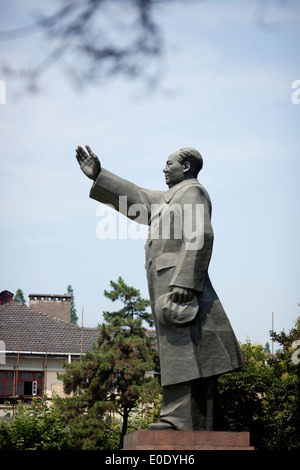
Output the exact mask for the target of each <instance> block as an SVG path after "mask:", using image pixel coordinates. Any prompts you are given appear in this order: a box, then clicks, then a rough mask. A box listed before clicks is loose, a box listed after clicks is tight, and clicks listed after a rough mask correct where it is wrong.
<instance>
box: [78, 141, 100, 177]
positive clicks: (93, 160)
mask: <svg viewBox="0 0 300 470" xmlns="http://www.w3.org/2000/svg"><path fill="white" fill-rule="evenodd" d="M86 149H87V151H88V153H87V152H86V151H85V150H83V148H82V147H77V149H76V158H77V161H78V163H79V165H80V168H81V170H82V171H83V173H84V174H85V175H86V176H87V177H88V178H90V179H91V180H95V179H96V178H97V176H98V175H99V173H100V171H101V164H100V161H99V158H98V157H97V155H95V154H94V152H92V150H91V149H90V147H89V146H88V145H86Z"/></svg>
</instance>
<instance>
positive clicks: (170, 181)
mask: <svg viewBox="0 0 300 470" xmlns="http://www.w3.org/2000/svg"><path fill="white" fill-rule="evenodd" d="M202 166H203V159H202V156H201V154H200V153H199V152H198V150H196V149H194V148H191V147H184V148H182V149H179V150H177V152H173V153H171V155H170V156H169V158H168V160H167V163H166V166H165V168H164V170H163V171H164V173H165V179H166V183H167V185H168V186H169V188H171V187H172V186H174V185H175V184H178V183H181V181H183V180H186V179H190V178H197V176H198V173H199V171H200V170H201V169H202Z"/></svg>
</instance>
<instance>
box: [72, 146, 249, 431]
mask: <svg viewBox="0 0 300 470" xmlns="http://www.w3.org/2000/svg"><path fill="white" fill-rule="evenodd" d="M86 149H87V152H86V151H85V150H84V149H83V148H82V147H78V148H77V150H76V156H77V160H78V162H79V165H80V167H81V169H82V171H83V172H84V173H85V175H86V176H88V177H89V178H91V179H92V180H93V181H94V183H93V185H92V188H91V191H90V197H91V198H93V199H96V200H97V201H100V202H102V203H104V204H109V205H112V206H113V207H114V208H115V209H116V210H117V211H121V205H120V200H121V199H122V206H124V197H125V200H126V203H127V207H126V211H125V214H126V215H127V216H129V217H130V218H133V219H134V217H133V216H132V215H131V216H130V215H128V214H135V215H136V214H137V213H138V214H139V216H138V217H137V218H136V220H137V221H138V222H141V221H142V223H146V224H148V225H149V236H148V239H147V242H146V247H145V248H146V270H147V280H148V288H149V295H150V301H151V309H152V313H153V317H154V323H155V327H156V332H157V339H158V346H159V354H160V368H161V385H162V387H163V400H162V407H161V412H160V419H159V422H158V423H153V424H151V425H150V426H149V427H150V428H152V429H190V430H212V429H213V403H214V398H215V392H216V384H217V377H218V376H219V375H220V374H224V373H227V372H232V371H238V370H243V369H245V362H244V358H243V355H242V352H241V350H240V347H239V344H238V341H237V339H236V337H235V335H234V332H233V330H232V327H231V325H230V322H229V320H228V318H227V315H226V313H225V311H224V309H223V307H222V305H221V302H220V300H219V298H218V296H217V294H216V292H215V291H214V289H213V286H212V284H211V282H210V279H209V276H208V267H209V262H210V258H211V253H212V247H213V230H212V226H211V201H210V198H209V195H208V193H207V191H206V190H205V189H204V187H203V186H202V185H201V184H200V183H199V181H198V179H197V176H198V173H199V171H200V170H201V169H202V165H203V160H202V156H201V155H200V153H199V152H198V151H197V150H195V149H193V148H189V147H186V148H182V149H180V150H178V151H177V152H174V153H172V154H171V155H170V156H169V157H168V159H167V162H166V166H165V168H164V170H163V171H164V174H165V181H166V184H167V185H168V187H169V189H168V190H167V191H152V190H148V189H144V188H141V187H139V186H137V185H135V184H134V183H131V182H129V181H127V180H125V179H123V178H120V177H119V176H116V175H114V174H112V173H111V172H109V171H107V170H105V169H104V168H101V164H100V162H99V159H98V157H97V156H96V155H95V154H94V153H93V152H92V150H91V149H90V148H89V147H88V146H87V147H86ZM120 198H121V199H120ZM133 205H134V207H135V210H134V211H132V210H131V211H130V207H133ZM123 213H124V209H123ZM142 215H143V217H141V216H142Z"/></svg>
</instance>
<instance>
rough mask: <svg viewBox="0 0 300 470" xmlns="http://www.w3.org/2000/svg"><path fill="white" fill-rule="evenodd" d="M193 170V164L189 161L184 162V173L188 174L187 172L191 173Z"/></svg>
mask: <svg viewBox="0 0 300 470" xmlns="http://www.w3.org/2000/svg"><path fill="white" fill-rule="evenodd" d="M190 169H191V164H190V162H188V161H185V162H183V171H184V173H186V172H187V171H190Z"/></svg>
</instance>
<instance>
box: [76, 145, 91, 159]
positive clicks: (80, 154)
mask: <svg viewBox="0 0 300 470" xmlns="http://www.w3.org/2000/svg"><path fill="white" fill-rule="evenodd" d="M87 156H88V155H87V154H86V153H85V151H84V150H83V148H82V147H77V149H76V158H77V160H78V163H83V162H84V161H85V160H86V158H87Z"/></svg>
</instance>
